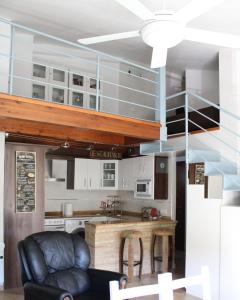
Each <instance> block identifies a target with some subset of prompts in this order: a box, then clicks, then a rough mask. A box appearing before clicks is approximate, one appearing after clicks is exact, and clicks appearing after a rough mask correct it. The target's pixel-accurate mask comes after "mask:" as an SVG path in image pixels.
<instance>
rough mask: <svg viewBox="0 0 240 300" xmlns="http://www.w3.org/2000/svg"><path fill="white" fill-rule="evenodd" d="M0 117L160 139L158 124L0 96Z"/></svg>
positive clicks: (4, 95) (22, 98)
mask: <svg viewBox="0 0 240 300" xmlns="http://www.w3.org/2000/svg"><path fill="white" fill-rule="evenodd" d="M0 117H10V118H15V119H19V120H27V121H35V122H41V123H47V124H54V125H65V126H70V127H75V128H82V129H90V130H96V131H99V132H104V133H112V134H118V135H123V136H129V137H134V138H141V139H146V140H156V139H159V135H160V123H158V122H150V121H142V120H137V119H131V118H125V117H122V116H117V115H111V114H106V113H102V112H96V111H92V110H86V109H80V108H75V107H71V106H66V105H59V104H55V103H49V102H44V101H38V100H33V99H28V98H24V97H19V96H12V95H8V94H1V93H0Z"/></svg>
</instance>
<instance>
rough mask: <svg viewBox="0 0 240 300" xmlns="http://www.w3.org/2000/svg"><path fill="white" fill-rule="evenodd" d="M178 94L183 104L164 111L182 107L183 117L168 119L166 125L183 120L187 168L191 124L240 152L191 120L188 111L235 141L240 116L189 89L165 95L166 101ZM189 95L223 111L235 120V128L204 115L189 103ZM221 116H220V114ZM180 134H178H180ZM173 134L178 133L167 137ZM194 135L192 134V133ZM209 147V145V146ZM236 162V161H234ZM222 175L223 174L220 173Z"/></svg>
mask: <svg viewBox="0 0 240 300" xmlns="http://www.w3.org/2000/svg"><path fill="white" fill-rule="evenodd" d="M179 96H184V104H183V105H180V106H176V107H173V108H170V109H167V110H166V111H167V112H170V111H174V110H176V109H178V108H184V111H185V113H184V117H183V118H180V119H177V120H174V121H169V122H167V125H168V124H172V123H177V122H183V121H184V132H182V134H184V135H185V150H186V165H187V170H188V164H189V150H190V149H191V145H190V141H189V136H190V135H192V133H194V132H191V131H190V130H189V125H190V124H192V125H194V126H195V127H196V128H198V129H199V130H200V131H201V132H203V133H205V134H207V135H208V136H209V137H211V138H213V139H214V140H216V141H218V142H219V145H220V147H221V146H223V147H225V148H226V149H228V150H229V151H232V152H233V153H235V154H237V155H239V154H240V151H239V148H238V147H235V146H233V145H232V144H230V143H229V142H227V141H226V139H225V138H224V136H221V135H217V134H214V133H213V132H211V131H209V130H208V129H209V128H205V127H203V126H201V125H200V124H199V123H198V122H197V121H196V120H192V119H191V115H190V113H191V112H195V113H196V114H198V115H199V116H201V117H203V118H205V119H206V120H208V121H210V122H212V123H214V124H216V125H217V126H218V127H219V129H222V130H224V131H226V132H227V133H229V134H231V135H232V136H233V138H234V139H235V141H236V143H237V141H238V139H239V138H240V135H239V128H238V126H240V122H239V121H240V116H238V115H236V114H234V113H232V112H230V111H228V110H226V109H224V108H222V107H221V106H219V105H217V104H215V103H214V102H212V101H210V100H208V99H206V98H203V97H202V96H200V95H197V94H194V93H193V92H191V91H182V92H180V93H177V94H174V95H171V96H169V97H167V98H166V99H167V103H168V104H169V101H171V100H172V99H175V98H176V97H179ZM190 96H191V100H193V101H194V99H195V100H196V101H197V102H198V104H199V102H201V103H203V104H204V105H207V107H209V106H210V107H214V108H215V109H217V110H218V112H219V114H220V113H223V114H225V115H226V116H228V117H229V118H230V120H235V122H236V124H237V126H236V128H235V130H234V129H233V128H229V127H228V126H227V125H226V124H223V123H222V122H221V119H220V121H217V120H214V119H213V118H211V117H209V116H208V115H206V114H205V113H203V112H202V111H199V110H198V109H196V108H194V107H193V106H194V104H191V105H190V104H189V97H190ZM220 117H221V116H220ZM182 134H180V135H182ZM175 136H179V133H177V134H171V135H169V137H175ZM193 136H194V135H193ZM209 148H210V149H211V147H209ZM218 150H221V149H218ZM202 159H203V161H205V159H206V158H205V157H204V156H202ZM235 162H236V161H235ZM214 168H215V169H216V170H217V171H218V172H220V173H222V171H221V170H220V169H219V168H218V167H217V166H215V165H214ZM222 175H224V174H223V173H222Z"/></svg>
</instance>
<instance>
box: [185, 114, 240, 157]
mask: <svg viewBox="0 0 240 300" xmlns="http://www.w3.org/2000/svg"><path fill="white" fill-rule="evenodd" d="M188 121H189V122H190V123H192V124H194V125H195V126H197V127H198V128H200V129H201V130H203V131H205V132H206V133H207V134H209V135H211V136H212V137H214V138H215V139H217V140H219V141H220V142H221V143H223V144H224V145H225V146H227V147H228V148H230V149H232V150H233V151H234V152H236V153H238V154H240V151H238V150H237V149H235V148H234V147H232V146H231V145H229V144H228V143H225V142H224V141H223V140H222V139H220V138H218V137H217V136H216V135H214V134H212V133H210V132H209V131H207V130H206V129H205V128H203V127H202V126H200V125H198V124H197V123H195V122H194V121H192V120H191V119H188Z"/></svg>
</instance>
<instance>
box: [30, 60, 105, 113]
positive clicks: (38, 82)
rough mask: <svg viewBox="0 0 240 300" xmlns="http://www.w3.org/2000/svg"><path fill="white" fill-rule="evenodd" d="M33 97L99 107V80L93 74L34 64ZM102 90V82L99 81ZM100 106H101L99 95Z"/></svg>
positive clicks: (82, 106) (78, 105)
mask: <svg viewBox="0 0 240 300" xmlns="http://www.w3.org/2000/svg"><path fill="white" fill-rule="evenodd" d="M32 75H33V84H32V98H35V99H41V100H45V101H51V102H55V103H60V104H70V105H73V106H77V107H81V108H88V109H94V110H96V109H97V92H96V91H97V80H96V79H95V78H94V76H92V75H91V74H90V75H89V74H77V73H74V72H72V71H64V70H59V69H55V68H52V67H47V66H44V65H40V64H33V74H32ZM98 89H99V91H100V90H101V83H100V82H99V83H98ZM98 108H101V100H100V97H99V103H98Z"/></svg>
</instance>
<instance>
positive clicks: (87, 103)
mask: <svg viewBox="0 0 240 300" xmlns="http://www.w3.org/2000/svg"><path fill="white" fill-rule="evenodd" d="M69 87H70V90H69V104H70V105H74V106H78V107H83V108H90V109H96V108H97V107H96V105H97V100H96V99H97V95H96V94H97V81H96V79H95V78H94V77H93V76H92V75H89V74H84V73H81V74H80V73H74V72H70V73H69ZM98 88H99V92H100V91H101V84H100V82H99V87H98ZM99 99H100V97H99ZM99 102H101V101H99ZM99 108H101V103H99Z"/></svg>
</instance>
